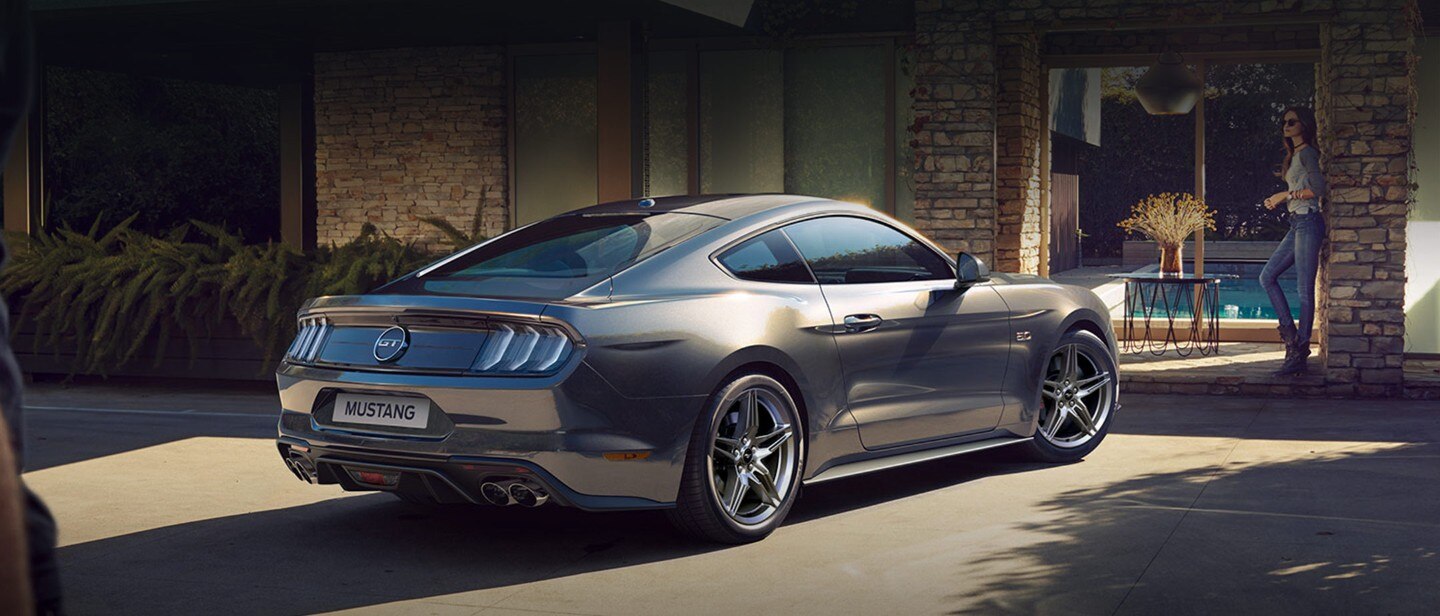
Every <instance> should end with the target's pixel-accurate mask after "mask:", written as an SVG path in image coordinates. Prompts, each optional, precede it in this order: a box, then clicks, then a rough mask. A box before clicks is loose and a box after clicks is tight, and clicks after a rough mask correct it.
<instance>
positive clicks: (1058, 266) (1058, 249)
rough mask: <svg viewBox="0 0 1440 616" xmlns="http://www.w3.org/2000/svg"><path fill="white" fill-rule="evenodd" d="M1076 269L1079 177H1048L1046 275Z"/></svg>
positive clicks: (1078, 246)
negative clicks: (1048, 252)
mask: <svg viewBox="0 0 1440 616" xmlns="http://www.w3.org/2000/svg"><path fill="white" fill-rule="evenodd" d="M1079 266H1080V176H1078V175H1071V174H1068V173H1052V174H1050V273H1052V274H1053V273H1055V272H1063V271H1065V270H1068V269H1074V268H1076V267H1079Z"/></svg>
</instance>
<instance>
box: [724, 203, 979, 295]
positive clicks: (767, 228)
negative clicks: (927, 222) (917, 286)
mask: <svg viewBox="0 0 1440 616" xmlns="http://www.w3.org/2000/svg"><path fill="white" fill-rule="evenodd" d="M818 218H859V219H861V220H865V221H869V222H873V223H876V224H879V225H882V226H885V227H889V228H890V229H892V230H894V231H895V232H896V233H899V234H901V235H903V236H905V237H907V238H910V240H911V241H913V242H915V243H917V244H919V245H920V246H922V247H924V248H925V249H926V250H929V251H930V252H931V253H933V254H935V255H938V256H939V257H940V261H941V262H943V263H944V264H945V267H947V268H949V269H950V278H951V279H952V280H953V279H954V278H955V275H956V274H955V260H954V259H952V258H951V257H950V256H949V255H948V254H946V253H945V251H944V250H941V249H940V248H939V247H938V246H936V245H935V243H934V242H931V241H930V240H929V239H927V238H925V237H924V236H923V235H919V234H918V233H911V232H909V231H907V230H906V229H903V228H901V227H897V226H896V225H895V224H893V223H892V222H891V221H889V220H886V219H884V218H881V217H879V216H871V215H869V214H868V213H866V212H815V213H810V214H805V215H803V216H797V217H795V218H787V219H785V220H780V221H776V222H773V223H770V224H767V225H764V226H763V227H760V228H759V229H756V230H753V231H751V232H748V233H746V234H744V235H742V236H740V237H739V238H737V239H735V240H733V241H730V242H726V243H725V244H724V245H723V246H721V247H720V248H717V249H715V250H714V251H712V252H711V253H710V256H709V259H710V262H711V263H713V264H714V265H715V267H717V268H720V271H722V272H724V273H725V275H726V276H729V277H731V278H733V279H735V280H739V281H742V282H749V283H758V284H801V283H798V282H773V281H768V280H745V279H744V278H739V277H736V276H735V275H734V274H733V273H732V272H731V271H730V270H729V269H728V268H726V267H725V266H724V265H723V264H722V263H720V255H722V254H724V253H725V252H727V251H729V250H730V249H731V248H734V247H736V246H739V245H741V244H744V243H745V242H748V241H750V240H752V239H755V238H757V237H760V236H761V235H764V234H766V233H769V232H771V231H775V230H780V231H781V235H784V236H785V240H786V241H788V242H790V246H791V247H792V248H794V249H795V253H796V254H798V255H800V259H801V260H802V261H804V263H805V269H806V271H809V272H810V277H811V278H812V279H813V280H814V282H811V283H806V284H814V285H818V286H824V284H825V283H822V282H820V278H819V277H817V276H815V272H814V271H813V270H811V269H810V260H809V259H808V258H806V257H805V253H804V252H801V251H800V247H799V246H796V245H795V241H794V240H793V239H790V235H789V234H788V233H784V229H785V227H789V226H791V225H796V224H799V223H802V222H806V221H810V220H815V219H818ZM896 282H904V283H911V282H925V283H930V284H934V283H935V281H934V280H913V281H910V280H907V281H889V282H855V283H849V285H864V284H896ZM849 285H847V286H849ZM832 286H833V285H832Z"/></svg>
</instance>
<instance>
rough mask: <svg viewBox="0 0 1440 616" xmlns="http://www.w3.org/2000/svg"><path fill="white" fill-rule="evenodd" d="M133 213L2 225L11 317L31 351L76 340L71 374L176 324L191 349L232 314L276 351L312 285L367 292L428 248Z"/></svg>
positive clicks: (2, 282)
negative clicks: (103, 225) (147, 229)
mask: <svg viewBox="0 0 1440 616" xmlns="http://www.w3.org/2000/svg"><path fill="white" fill-rule="evenodd" d="M134 220H135V217H134V216H131V217H130V218H128V219H126V220H125V221H123V222H121V223H120V224H118V225H116V226H115V227H114V228H111V229H110V230H108V231H106V232H105V233H103V234H101V233H100V226H99V223H98V221H97V222H96V224H94V225H92V226H91V228H90V229H89V231H88V232H85V233H80V232H77V231H74V230H72V229H70V228H68V227H67V228H62V229H59V230H57V231H55V232H53V233H39V234H36V235H34V236H28V235H17V234H12V235H9V236H8V241H9V242H10V245H11V246H12V247H14V252H13V254H12V255H11V258H10V262H9V264H8V267H7V269H6V270H5V274H4V276H0V292H3V293H4V294H5V296H6V297H9V298H11V300H12V301H13V302H14V303H15V305H17V306H18V308H19V311H18V315H17V320H16V323H15V329H16V330H17V331H18V330H22V329H29V330H31V331H33V332H35V334H36V336H35V351H36V352H38V351H39V350H40V348H42V347H48V348H49V349H51V350H52V351H53V352H54V353H55V354H56V356H57V357H58V356H59V353H60V350H61V349H64V348H67V347H69V348H73V349H74V351H75V353H76V356H75V361H74V363H73V364H72V365H71V370H72V374H74V373H82V372H84V373H92V374H101V375H103V374H106V373H107V372H109V371H110V370H111V369H112V368H113V367H115V366H119V365H122V364H126V363H128V362H131V361H134V360H135V359H136V358H137V355H138V354H139V352H140V351H141V350H142V349H143V348H145V343H146V342H147V341H151V340H154V341H157V343H158V346H157V347H156V349H155V354H154V357H153V358H151V359H152V360H153V361H154V362H155V363H156V364H157V365H158V364H159V363H160V362H161V361H162V360H163V359H164V357H165V356H166V351H167V349H166V348H165V347H166V343H167V342H168V341H169V340H170V339H171V338H172V336H174V335H176V334H180V335H183V338H184V339H185V340H186V341H187V343H188V346H189V356H190V358H191V359H192V360H193V359H194V358H195V357H196V355H197V354H198V352H199V349H200V345H201V343H202V342H203V341H204V340H205V339H206V338H209V337H211V336H212V335H213V334H214V332H215V328H216V327H217V326H219V325H221V324H222V323H223V322H224V321H225V319H226V318H227V317H228V318H230V319H233V320H234V321H235V322H236V323H238V324H239V327H240V330H241V332H242V333H243V334H244V335H246V336H249V337H250V338H252V339H254V340H255V342H256V343H257V344H258V345H260V346H261V348H263V349H265V352H266V355H265V363H266V364H270V363H271V362H273V361H274V360H275V359H277V358H278V357H279V354H280V352H282V351H283V350H284V348H285V346H286V344H287V343H288V342H289V340H290V339H291V338H292V337H293V336H294V335H295V326H296V324H295V312H296V311H297V310H298V309H299V307H300V305H301V304H302V303H303V302H304V301H305V300H306V299H307V298H310V297H315V296H318V295H336V294H354V293H363V292H365V291H368V290H369V289H371V288H374V287H375V286H376V285H377V284H379V283H382V282H384V281H386V280H390V279H392V278H395V277H398V276H400V275H401V274H403V273H405V272H407V271H409V270H411V269H414V268H416V267H419V266H420V265H422V264H424V263H425V262H427V261H428V260H430V259H432V258H433V255H430V254H427V253H425V252H422V251H420V250H418V249H416V248H415V247H414V245H413V244H411V243H406V242H401V241H399V240H397V239H395V238H393V237H390V236H388V235H385V234H384V233H382V232H380V231H378V230H377V229H376V228H375V227H374V226H371V225H366V226H365V227H364V228H363V229H362V231H361V233H360V235H359V236H358V237H356V238H355V239H353V240H351V241H349V242H346V243H345V244H341V245H338V246H326V247H321V248H318V249H316V250H314V251H311V252H308V253H305V252H301V251H299V250H296V249H295V248H292V247H290V246H287V245H284V244H276V243H268V244H256V245H251V244H246V243H245V242H244V241H243V238H241V237H240V236H238V235H235V234H232V233H230V232H228V231H226V230H224V229H222V228H219V227H216V226H213V225H209V224H206V223H203V222H199V221H193V220H192V221H190V223H189V224H186V225H182V226H180V227H177V228H176V229H174V230H173V231H171V232H169V233H167V234H166V235H165V236H163V237H152V236H149V235H146V234H143V233H140V232H137V231H135V230H133V229H131V227H130V225H131V223H132V222H133V221H134Z"/></svg>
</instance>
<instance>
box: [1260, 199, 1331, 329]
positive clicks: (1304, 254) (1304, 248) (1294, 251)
mask: <svg viewBox="0 0 1440 616" xmlns="http://www.w3.org/2000/svg"><path fill="white" fill-rule="evenodd" d="M1324 239H1325V220H1324V218H1322V217H1321V216H1320V213H1319V212H1311V213H1309V214H1291V215H1290V232H1289V233H1286V234H1285V239H1283V240H1280V245H1279V246H1278V247H1276V248H1275V254H1273V255H1270V260H1269V261H1267V262H1266V263H1265V269H1264V270H1261V272H1260V286H1262V287H1264V288H1265V293H1267V294H1269V295H1270V305H1272V306H1274V307H1275V314H1276V316H1277V317H1278V318H1279V319H1280V334H1281V335H1283V336H1285V338H1286V339H1289V340H1293V341H1294V342H1295V345H1296V346H1300V345H1308V344H1310V330H1311V328H1313V327H1314V324H1315V275H1316V274H1317V273H1319V270H1320V242H1322V241H1324ZM1292 266H1294V267H1298V268H1299V269H1298V270H1297V271H1296V274H1298V275H1297V276H1296V279H1297V280H1296V283H1297V284H1298V285H1299V286H1300V289H1299V291H1300V326H1299V327H1298V328H1297V327H1296V326H1295V319H1293V318H1291V317H1290V302H1288V301H1286V300H1285V292H1284V291H1282V290H1281V289H1280V275H1281V274H1283V273H1285V270H1288V269H1290V268H1291V267H1292Z"/></svg>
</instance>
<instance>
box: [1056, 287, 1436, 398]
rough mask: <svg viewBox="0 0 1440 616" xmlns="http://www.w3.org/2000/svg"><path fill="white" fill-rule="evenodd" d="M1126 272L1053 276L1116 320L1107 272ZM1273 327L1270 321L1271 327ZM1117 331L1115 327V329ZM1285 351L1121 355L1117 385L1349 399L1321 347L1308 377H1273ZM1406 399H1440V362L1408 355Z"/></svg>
mask: <svg viewBox="0 0 1440 616" xmlns="http://www.w3.org/2000/svg"><path fill="white" fill-rule="evenodd" d="M1124 271H1129V269H1128V268H1124V267H1121V266H1118V265H1115V266H1096V267H1082V268H1076V269H1072V270H1068V271H1065V272H1060V273H1057V274H1056V275H1055V276H1054V279H1055V280H1056V281H1058V282H1063V283H1065V284H1074V285H1079V286H1083V287H1086V288H1088V289H1091V290H1093V291H1095V292H1096V293H1097V294H1099V295H1100V296H1101V298H1102V299H1104V300H1105V301H1106V305H1108V306H1110V308H1111V310H1112V317H1116V318H1118V315H1119V313H1120V311H1121V309H1120V306H1121V303H1122V302H1123V301H1124V285H1123V283H1120V282H1119V281H1117V280H1115V279H1113V278H1110V277H1109V274H1114V273H1120V272H1124ZM1271 325H1273V322H1272V323H1271ZM1117 327H1118V326H1117ZM1284 357H1285V349H1284V348H1283V347H1282V346H1281V345H1279V344H1276V343H1265V342H1221V343H1220V352H1219V353H1216V354H1212V355H1210V356H1208V357H1207V356H1202V355H1200V354H1199V353H1193V354H1191V355H1190V356H1189V357H1181V356H1180V355H1179V354H1178V353H1176V352H1175V351H1173V350H1171V351H1167V352H1165V353H1164V354H1161V355H1158V356H1157V355H1154V354H1152V353H1149V352H1144V353H1141V354H1133V353H1121V357H1120V367H1121V381H1120V383H1121V387H1122V388H1123V389H1124V390H1125V391H1127V392H1131V393H1162V394H1164V393H1174V394H1241V395H1247V396H1305V397H1321V396H1332V395H1349V394H1350V393H1351V388H1350V387H1349V385H1345V384H1335V383H1331V384H1328V385H1327V384H1326V382H1325V378H1324V376H1323V375H1322V368H1323V365H1324V364H1323V363H1322V362H1323V360H1322V359H1321V357H1320V345H1319V344H1315V345H1313V346H1312V347H1311V355H1310V369H1311V373H1309V374H1307V375H1303V376H1295V377H1274V376H1271V375H1270V373H1271V372H1273V371H1275V369H1276V368H1279V367H1280V362H1281V360H1283V359H1284ZM1404 395H1405V397H1406V398H1411V399H1415V400H1440V359H1429V358H1424V359H1422V358H1417V357H1408V358H1406V359H1405V363H1404Z"/></svg>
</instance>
